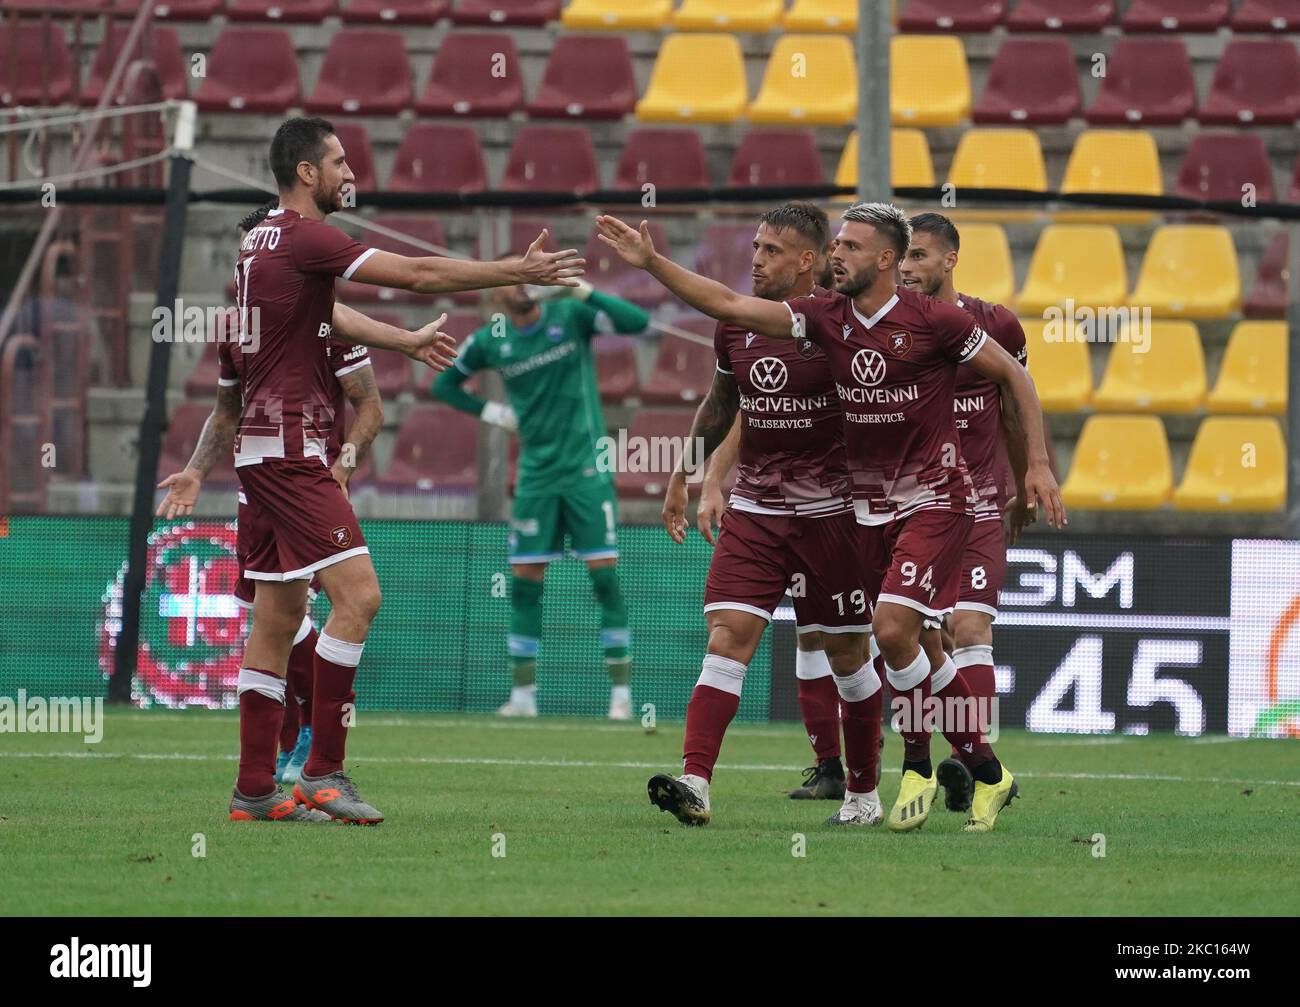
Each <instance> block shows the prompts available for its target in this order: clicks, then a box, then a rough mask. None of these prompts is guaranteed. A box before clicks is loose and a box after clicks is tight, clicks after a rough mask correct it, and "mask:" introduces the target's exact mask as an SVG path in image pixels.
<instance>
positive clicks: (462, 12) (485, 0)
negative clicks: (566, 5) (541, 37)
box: [451, 0, 560, 25]
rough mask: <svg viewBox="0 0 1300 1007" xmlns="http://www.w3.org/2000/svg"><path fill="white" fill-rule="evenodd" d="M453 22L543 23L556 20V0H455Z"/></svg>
mask: <svg viewBox="0 0 1300 1007" xmlns="http://www.w3.org/2000/svg"><path fill="white" fill-rule="evenodd" d="M451 20H452V22H453V23H454V24H511V25H543V24H546V23H547V22H548V21H558V20H560V0H456V6H455V7H453V8H452V11H451Z"/></svg>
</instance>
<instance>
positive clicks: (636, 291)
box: [582, 220, 670, 308]
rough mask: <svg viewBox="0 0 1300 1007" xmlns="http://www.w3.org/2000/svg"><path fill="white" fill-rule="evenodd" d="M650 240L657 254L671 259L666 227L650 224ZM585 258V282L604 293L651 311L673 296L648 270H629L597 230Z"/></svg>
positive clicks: (634, 268)
mask: <svg viewBox="0 0 1300 1007" xmlns="http://www.w3.org/2000/svg"><path fill="white" fill-rule="evenodd" d="M650 237H651V239H652V240H653V241H654V243H655V249H656V250H657V251H659V252H660V253H662V254H663V255H670V247H669V244H668V236H667V235H666V234H665V233H664V229H663V226H662V225H661V224H659V223H657V222H655V221H653V220H652V221H650ZM582 255H583V258H585V259H586V260H587V272H586V273H585V274H584V276H583V279H585V280H587V281H589V282H590V283H592V284H594V285H595V287H596V289H597V290H599V291H602V292H603V293H606V294H613V295H614V296H615V297H621V298H623V299H624V300H627V301H632V302H633V303H635V304H640V305H642V306H644V307H647V308H653V307H657V306H659V305H660V304H663V303H664V301H666V300H668V298H669V296H670V295H669V293H668V291H667V289H666V288H665V287H664V285H663V284H662V283H660V282H659V281H658V280H656V279H655V278H654V277H653V276H651V275H650V274H649V273H647V272H646V271H645V270H644V269H637V268H636V267H635V266H629V265H628V264H627V263H626V262H624V261H623V259H622V258H621V257H620V256H619V254H618V253H617V252H615V251H614V250H613V249H612V248H610V247H609V246H608V245H606V244H605V243H604V242H602V241H600V240H599V239H598V238H597V237H596V232H595V231H594V230H593V231H592V232H591V235H590V236H589V237H588V238H587V247H586V249H585V251H583V253H582Z"/></svg>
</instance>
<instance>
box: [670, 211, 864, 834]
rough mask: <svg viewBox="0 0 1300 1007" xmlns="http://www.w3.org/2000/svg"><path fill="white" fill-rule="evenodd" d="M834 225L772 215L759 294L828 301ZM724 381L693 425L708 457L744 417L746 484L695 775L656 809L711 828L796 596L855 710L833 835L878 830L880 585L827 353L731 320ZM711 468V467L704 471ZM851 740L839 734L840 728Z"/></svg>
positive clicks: (732, 531)
mask: <svg viewBox="0 0 1300 1007" xmlns="http://www.w3.org/2000/svg"><path fill="white" fill-rule="evenodd" d="M828 235H829V227H828V224H827V220H826V215H825V214H824V213H822V212H821V211H820V210H818V209H817V208H816V207H814V206H811V205H809V204H807V203H791V204H787V205H785V206H782V207H780V208H779V209H776V210H773V211H771V212H769V213H766V214H764V215H763V217H762V218H761V220H760V223H759V226H758V232H757V234H756V235H755V238H754V259H753V285H754V294H755V296H757V297H760V298H765V299H766V300H767V302H768V303H772V304H779V303H780V302H781V301H782V300H783V299H785V298H788V297H808V298H812V299H825V298H828V297H829V296H831V295H830V291H828V290H825V289H824V288H818V287H814V284H813V277H814V267H815V266H816V264H817V261H818V259H819V257H820V256H821V254H822V252H823V251H824V249H825V248H826V244H827V238H828ZM714 347H715V350H716V352H717V356H718V365H717V372H716V373H715V375H714V379H713V385H712V387H711V388H710V390H709V394H708V396H707V397H706V398H705V400H704V402H703V403H701V405H700V408H699V410H698V412H697V413H696V416H695V422H694V424H693V426H692V430H691V437H692V443H695V438H699V439H700V440H701V441H702V442H703V448H704V455H705V456H707V455H708V454H709V453H710V452H711V451H712V450H713V449H714V448H716V447H717V446H718V444H719V443H721V442H722V441H723V439H724V438H725V437H726V436H727V434H728V433H729V432H730V430H731V427H732V423H733V421H734V419H735V418H736V414H737V412H738V411H739V413H740V416H741V435H740V448H739V452H740V473H739V478H738V480H737V483H736V489H735V492H734V494H733V495H732V501H731V506H730V507H729V508H728V509H727V511H726V513H725V514H724V515H723V518H722V522H721V531H720V533H719V535H718V540H717V545H716V547H715V550H714V553H713V559H712V562H711V563H710V564H709V576H708V581H707V583H706V586H705V590H704V612H705V616H706V618H707V619H708V624H709V642H708V653H707V654H706V655H705V657H704V661H703V664H702V667H701V670H700V677H699V681H698V682H697V684H696V686H695V690H694V692H693V693H692V694H691V701H690V704H689V705H688V707H687V710H686V737H685V740H684V743H683V762H684V767H685V772H684V773H683V774H682V775H681V776H680V777H677V778H673V777H672V776H669V775H667V774H659V775H656V776H654V777H652V778H651V779H650V781H649V783H648V785H647V789H648V791H649V794H650V801H651V803H653V804H655V805H656V806H657V807H659V808H660V809H661V810H663V811H669V812H671V813H672V814H674V815H675V816H676V817H677V819H678V820H679V821H681V822H683V823H684V824H687V825H703V824H705V823H707V822H708V821H709V817H710V803H709V784H710V782H711V780H712V775H713V767H714V764H715V762H716V761H717V758H718V752H719V750H720V748H721V745H722V738H723V735H724V733H725V732H726V729H727V726H728V724H730V723H731V720H732V718H733V717H734V716H735V714H736V710H737V708H738V706H739V704H740V693H741V687H742V685H743V684H744V679H745V672H746V670H747V668H748V665H749V662H750V661H751V660H752V659H753V656H754V652H755V651H756V650H757V649H758V644H759V640H760V639H761V638H762V635H763V631H764V630H765V629H766V628H767V624H768V623H769V622H770V621H771V618H772V611H773V609H775V608H776V606H777V605H778V604H779V603H780V601H781V599H782V597H784V595H785V593H786V589H787V588H790V591H791V594H792V595H793V598H794V607H795V613H796V617H797V619H798V624H799V626H800V627H801V628H802V629H804V630H808V631H817V632H820V633H821V634H822V640H823V646H824V648H825V651H826V657H827V659H828V660H829V662H830V666H831V670H832V671H833V672H834V674H835V679H834V681H835V684H836V685H837V686H838V694H839V698H840V699H841V700H842V701H843V704H844V735H845V756H846V761H847V762H848V770H849V773H848V776H849V780H848V788H847V790H846V792H845V795H844V803H843V805H842V806H841V807H840V809H839V811H838V812H837V813H836V814H835V815H834V816H832V817H831V818H830V819H829V820H828V822H827V824H831V825H878V824H880V822H881V821H882V819H883V817H884V815H883V810H882V808H881V805H880V798H879V796H878V795H877V793H876V777H877V768H878V760H879V758H880V750H879V740H880V721H881V698H882V697H881V690H880V679H879V678H878V677H877V674H876V672H875V670H874V669H873V668H872V667H871V665H870V663H868V662H867V661H866V650H865V644H866V633H867V630H868V628H869V615H868V606H869V602H868V598H867V592H866V586H865V584H864V582H863V580H862V578H861V577H860V576H859V573H858V570H857V566H856V564H845V563H842V562H841V561H840V560H841V557H843V556H845V555H850V556H851V555H854V554H855V553H857V552H858V551H859V545H858V528H857V522H856V520H855V519H854V516H853V497H852V494H851V492H850V480H849V471H848V464H847V460H846V458H845V453H844V423H843V420H842V418H841V414H840V409H839V403H838V401H837V399H836V395H835V383H834V381H833V380H832V378H831V373H830V371H829V369H828V367H827V364H826V358H825V355H824V354H823V353H822V352H821V351H820V350H818V348H817V347H816V346H815V345H814V344H813V343H811V342H809V341H808V340H805V339H800V340H796V341H793V342H792V341H790V340H788V339H785V340H777V339H769V338H767V337H764V336H761V335H756V334H755V333H753V332H750V331H746V329H745V328H743V327H741V326H737V325H733V324H727V323H725V322H719V324H718V326H717V329H716V331H715V334H714ZM691 461H692V462H702V461H703V459H702V458H700V459H691ZM686 504H687V489H686V473H685V468H684V464H683V465H679V466H678V469H677V471H675V472H674V473H673V475H672V477H671V479H670V480H669V485H668V491H667V494H666V496H665V500H664V509H663V517H664V524H665V526H666V528H667V530H668V533H669V535H670V536H672V538H673V540H674V541H676V542H679V543H680V542H682V541H683V540H684V536H685V531H686ZM835 730H836V731H837V733H838V724H837V725H836V726H835Z"/></svg>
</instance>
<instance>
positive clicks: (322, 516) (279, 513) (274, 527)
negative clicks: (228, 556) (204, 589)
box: [236, 459, 370, 581]
mask: <svg viewBox="0 0 1300 1007" xmlns="http://www.w3.org/2000/svg"><path fill="white" fill-rule="evenodd" d="M236 472H237V473H238V474H239V482H240V485H241V486H242V487H243V490H244V496H245V497H246V499H247V500H248V503H247V505H246V506H245V507H244V508H241V512H240V520H239V532H238V535H237V537H236V541H237V550H238V553H239V556H240V560H241V562H242V564H243V571H244V576H245V577H247V578H249V579H250V580H281V581H283V580H310V579H311V576H312V574H314V573H315V572H316V571H317V570H320V569H323V568H324V567H327V566H333V565H334V564H335V563H339V562H342V561H343V560H345V559H348V558H350V557H352V556H360V555H363V554H365V553H368V552H370V550H369V548H367V546H366V539H365V536H364V535H362V534H361V526H360V525H359V524H357V518H356V515H355V514H353V513H352V505H351V504H350V503H348V500H347V497H345V496H344V495H343V490H342V489H340V488H339V484H338V483H337V482H335V481H334V477H333V476H332V475H330V470H329V469H327V468H326V467H325V466H324V465H323V464H322V463H321V462H319V461H316V460H315V459H307V460H305V461H291V460H283V459H282V460H277V461H264V462H261V463H260V464H257V465H243V466H240V467H239V468H238V469H236Z"/></svg>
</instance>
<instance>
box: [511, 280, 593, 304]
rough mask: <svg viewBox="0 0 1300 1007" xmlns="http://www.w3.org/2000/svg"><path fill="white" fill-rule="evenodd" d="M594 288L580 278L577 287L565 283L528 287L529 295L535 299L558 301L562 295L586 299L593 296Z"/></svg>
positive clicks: (580, 299)
mask: <svg viewBox="0 0 1300 1007" xmlns="http://www.w3.org/2000/svg"><path fill="white" fill-rule="evenodd" d="M593 289H594V288H593V287H592V285H591V284H590V283H588V282H587V281H586V280H579V281H578V285H577V286H576V287H566V286H563V285H560V286H555V287H537V286H529V287H528V288H527V291H528V296H529V297H531V298H532V299H533V300H534V301H556V300H559V299H560V298H561V297H572V298H574V299H576V300H579V301H585V300H586V299H587V298H588V297H590V296H591V292H592V290H593Z"/></svg>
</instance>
